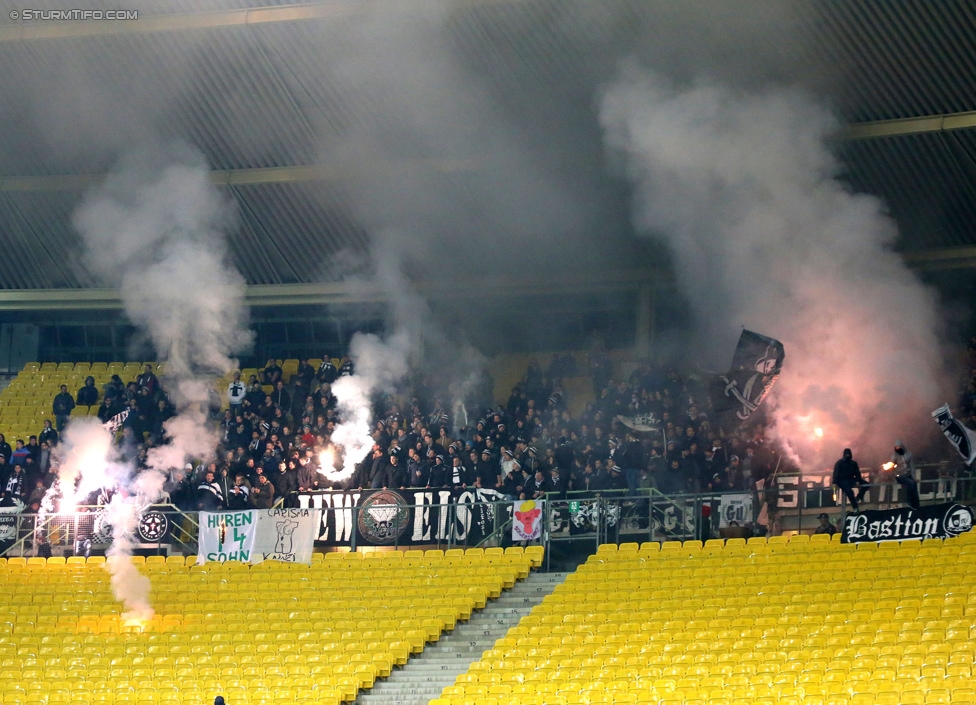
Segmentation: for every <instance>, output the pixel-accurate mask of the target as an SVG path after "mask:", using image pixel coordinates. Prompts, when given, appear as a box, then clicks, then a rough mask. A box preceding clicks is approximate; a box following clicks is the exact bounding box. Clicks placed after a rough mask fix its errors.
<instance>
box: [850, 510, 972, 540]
mask: <svg viewBox="0 0 976 705" xmlns="http://www.w3.org/2000/svg"><path fill="white" fill-rule="evenodd" d="M972 528H973V510H972V509H970V508H969V507H966V506H964V505H961V504H952V503H949V504H935V505H929V506H925V507H922V508H921V509H910V508H909V507H902V508H899V509H887V510H884V511H864V512H861V513H859V514H848V515H847V517H846V519H845V520H844V530H843V533H842V534H841V539H840V540H841V543H865V542H868V541H877V542H880V541H906V540H909V539H947V538H951V537H953V536H958V535H959V534H963V533H965V532H967V531H971V530H972Z"/></svg>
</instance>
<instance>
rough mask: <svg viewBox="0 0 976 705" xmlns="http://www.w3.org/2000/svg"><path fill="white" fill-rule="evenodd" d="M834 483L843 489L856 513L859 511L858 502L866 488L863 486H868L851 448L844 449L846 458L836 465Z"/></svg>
mask: <svg viewBox="0 0 976 705" xmlns="http://www.w3.org/2000/svg"><path fill="white" fill-rule="evenodd" d="M833 483H834V484H835V485H837V487H839V488H840V489H841V491H842V492H843V493H844V494H845V495H847V499H848V500H850V503H851V507H852V508H853V509H854V511H855V512H856V511H857V506H858V502H859V501H860V499H861V497H862V496H863V495H864V488H863V487H862V485H866V484H868V483H867V482H866V481H865V480H864V478H863V477H861V468H860V467H859V466H858V464H857V461H856V460H854V454H853V453H852V452H851V449H850V448H845V449H844V457H843V458H841V459H840V460H838V461H837V462H836V463H834V477H833ZM855 487H857V488H858V489H857V496H855V495H854V488H855Z"/></svg>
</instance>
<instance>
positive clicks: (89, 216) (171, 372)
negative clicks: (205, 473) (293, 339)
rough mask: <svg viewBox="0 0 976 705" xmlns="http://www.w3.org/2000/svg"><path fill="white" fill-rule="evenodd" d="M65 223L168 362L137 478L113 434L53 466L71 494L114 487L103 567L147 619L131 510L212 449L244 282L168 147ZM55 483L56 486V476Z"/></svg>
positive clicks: (217, 213) (193, 155) (136, 613)
mask: <svg viewBox="0 0 976 705" xmlns="http://www.w3.org/2000/svg"><path fill="white" fill-rule="evenodd" d="M73 222H74V225H75V227H76V228H77V229H78V231H79V233H80V234H81V236H82V238H83V240H84V241H85V244H86V245H87V247H88V253H87V255H88V256H87V260H88V263H89V264H90V266H91V267H92V270H93V271H94V272H95V273H96V274H99V275H101V276H102V277H103V278H104V280H105V283H106V284H107V285H110V286H116V287H118V289H119V291H120V292H121V294H122V299H123V302H124V304H125V310H126V314H127V315H128V316H129V318H130V319H131V320H132V321H133V323H135V324H136V325H137V326H138V327H140V328H141V329H142V330H143V331H144V332H145V333H146V334H148V336H149V338H150V339H151V340H152V343H153V345H154V347H155V349H156V353H157V355H158V357H159V359H160V360H161V361H162V362H164V363H165V364H166V380H167V385H166V386H167V391H168V392H169V394H170V397H171V399H172V400H173V401H174V402H175V404H176V408H177V415H176V416H175V417H174V418H172V419H170V420H169V421H168V422H166V424H165V426H164V432H165V437H166V443H165V444H164V445H162V446H159V447H156V448H153V449H151V451H150V452H149V454H148V456H147V465H148V469H146V470H143V471H142V472H140V473H139V474H138V475H135V476H134V477H133V475H132V474H131V473H132V469H131V468H126V469H125V472H114V471H113V467H116V466H113V464H112V463H111V462H110V461H111V457H112V454H111V435H110V434H108V432H107V431H105V430H99V429H97V428H91V427H88V428H87V430H85V429H82V431H81V432H82V433H84V434H85V436H84V437H83V438H80V439H79V440H78V441H77V445H76V450H77V452H78V457H77V458H74V459H72V462H70V463H68V467H67V468H65V469H64V470H63V472H64V478H65V480H66V481H67V482H73V481H78V480H79V479H80V482H78V487H77V490H74V492H75V496H83V495H81V494H80V493H82V492H84V491H85V490H86V489H87V488H88V487H89V486H91V485H92V484H95V483H104V480H105V476H108V477H109V478H110V479H112V480H114V481H115V482H114V484H117V485H118V487H119V489H120V491H119V492H118V493H117V494H116V495H115V496H114V497H113V499H112V501H111V503H110V504H109V507H108V511H107V519H108V521H109V522H110V523H111V525H112V546H111V548H110V549H109V551H108V557H109V560H108V562H107V565H108V568H109V570H110V571H111V572H112V590H113V593H114V594H115V596H116V598H117V599H119V600H121V601H122V602H123V603H124V605H125V609H126V615H129V616H130V617H131V618H132V619H135V620H145V619H148V618H149V617H151V616H152V608H151V607H150V605H149V582H148V579H146V578H145V577H144V576H142V575H141V574H139V572H138V570H136V568H135V566H134V565H133V564H132V562H131V560H130V557H131V553H132V548H133V546H134V543H135V542H134V539H133V537H134V535H135V531H136V529H137V528H138V522H139V514H140V513H141V512H142V510H143V509H144V508H145V507H146V506H147V505H149V504H152V503H153V502H156V501H158V500H159V498H160V497H161V496H162V494H163V483H164V481H165V476H166V473H167V472H169V471H170V470H173V469H175V468H181V467H183V465H184V463H186V461H187V460H188V459H190V458H203V457H207V456H209V455H211V454H212V453H213V450H214V449H215V448H216V446H217V442H218V437H217V434H216V433H215V432H214V431H212V430H210V429H209V428H208V425H207V416H206V411H205V409H206V404H207V403H208V401H209V395H208V383H209V381H210V379H211V378H212V376H213V375H217V374H222V373H224V372H226V371H227V370H228V369H232V368H235V367H236V366H237V362H236V361H235V360H233V359H232V358H231V355H233V354H234V353H237V352H239V351H241V350H243V349H245V348H247V347H248V346H249V345H250V343H251V337H252V335H251V333H250V331H248V330H247V326H246V319H247V310H246V307H245V306H244V281H243V278H242V277H241V275H240V274H239V273H238V272H237V271H236V270H235V269H234V268H233V267H232V266H230V265H228V264H227V262H226V233H227V232H228V231H229V230H230V229H231V228H232V227H233V226H234V225H235V224H236V219H235V214H234V211H233V208H232V205H231V202H230V201H229V200H228V199H227V198H226V197H224V196H223V195H222V194H221V193H220V192H219V191H218V190H217V189H216V187H214V185H213V184H212V182H211V181H210V169H209V166H208V164H207V163H206V160H205V159H204V158H203V156H202V155H201V154H200V153H199V152H197V151H195V150H193V149H191V148H189V147H187V146H185V145H169V146H168V147H166V148H165V149H161V150H152V149H149V150H146V151H145V152H142V153H139V154H136V155H130V158H128V159H126V160H123V162H122V164H121V165H120V167H119V168H118V169H117V170H116V171H114V172H113V173H112V174H110V175H109V176H108V178H107V179H106V180H105V182H104V183H103V184H101V185H100V186H98V187H97V188H95V189H93V190H92V191H91V192H90V193H88V194H87V195H86V197H85V199H84V201H83V203H82V204H81V205H80V207H79V208H78V209H77V210H76V212H75V214H74V217H73ZM75 423H78V421H73V422H72V424H71V426H74V424H75ZM69 428H70V426H69ZM59 484H60V486H61V490H62V492H64V491H65V490H66V489H67V488H66V484H65V482H60V483H59Z"/></svg>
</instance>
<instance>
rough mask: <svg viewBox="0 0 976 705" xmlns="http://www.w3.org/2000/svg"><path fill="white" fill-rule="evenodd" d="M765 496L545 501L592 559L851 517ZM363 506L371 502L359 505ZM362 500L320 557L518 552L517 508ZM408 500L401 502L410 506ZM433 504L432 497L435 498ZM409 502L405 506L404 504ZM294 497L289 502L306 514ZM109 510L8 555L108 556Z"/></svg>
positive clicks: (328, 533)
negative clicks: (610, 548)
mask: <svg viewBox="0 0 976 705" xmlns="http://www.w3.org/2000/svg"><path fill="white" fill-rule="evenodd" d="M775 480H776V481H775V482H772V483H770V486H769V487H767V488H766V489H765V490H749V491H732V492H720V493H709V494H681V495H671V496H667V495H664V494H662V493H661V492H659V491H657V490H655V489H644V490H640V491H639V492H637V493H636V494H633V493H630V492H629V491H627V490H617V491H613V490H610V491H600V492H567V493H550V494H548V495H547V496H546V498H545V503H544V512H543V519H542V521H543V524H542V537H541V539H539V542H540V543H542V544H544V545H545V546H546V548H547V554H551V553H552V551H551V550H550V549H552V548H564V549H565V550H566V551H567V552H568V553H572V554H576V555H581V554H588V553H591V552H594V551H596V547H597V546H599V545H600V544H602V543H618V544H619V543H623V542H635V541H636V542H645V541H670V540H689V539H699V540H707V539H708V538H717V537H720V536H723V537H728V536H731V535H744V534H749V533H752V534H765V533H769V534H779V533H783V532H812V531H813V530H814V529H815V527H816V525H817V515H819V514H821V513H824V512H826V513H827V514H828V515H829V517H830V518H831V520H832V521H833V523H834V524H835V526H836V527H837V528H838V529H840V527H841V526H842V525H843V520H844V517H845V515H846V514H847V513H848V510H849V507H848V505H847V500H846V498H845V497H844V496H843V495H842V494H841V493H840V492H839V491H838V490H837V489H836V488H832V487H830V486H826V485H824V480H823V478H822V477H821V478H813V479H809V478H807V479H804V478H803V476H780V477H778V478H776V479H775ZM863 488H864V494H863V498H862V500H861V508H862V509H888V508H892V507H897V506H901V505H903V504H904V503H905V489H904V487H902V486H901V485H899V484H897V483H894V482H882V483H873V484H867V485H864V486H863ZM918 490H919V494H920V499H921V501H922V504H923V505H924V504H938V503H944V502H960V503H963V504H976V478H969V477H955V476H933V477H929V478H927V479H922V480H921V481H920V482H919V483H918ZM361 499H362V501H360V500H361ZM368 499H369V496H368V495H367V496H366V497H365V498H361V497H360V496H359V495H356V494H355V493H349V492H345V493H343V492H335V493H319V494H318V495H317V496H316V499H315V501H314V502H313V501H312V500H311V498H308V499H306V500H305V501H304V504H305V505H306V506H309V507H312V508H315V509H321V510H322V515H321V526H320V528H319V532H318V534H317V540H316V546H317V547H319V548H327V547H328V548H336V547H341V548H346V549H349V550H357V549H369V548H395V549H402V548H410V547H414V546H423V547H427V548H429V547H438V548H447V549H450V548H473V547H479V546H481V547H487V546H508V545H512V544H513V543H514V540H513V538H512V522H513V502H512V501H511V500H509V499H492V500H491V501H485V500H481V501H458V500H457V498H454V499H453V501H449V502H444V501H441V502H437V503H426V502H421V501H420V500H417V503H416V504H410V503H408V502H401V503H399V504H395V503H385V502H384V503H376V502H373V503H370V502H369V501H368ZM401 499H402V498H401ZM431 499H433V497H432V498H431ZM398 501H399V500H398ZM297 503H299V502H297V500H296V499H295V498H291V499H290V500H289V501H288V502H285V504H286V505H287V504H297ZM103 510H104V508H103V507H84V508H81V511H77V512H73V513H70V514H48V515H46V516H42V515H38V514H5V515H3V516H2V520H3V521H4V522H6V525H7V527H8V531H7V532H6V533H7V535H8V536H10V537H12V538H10V539H9V540H8V541H7V542H6V543H7V545H6V549H5V550H3V551H2V553H0V555H5V556H27V555H43V554H44V553H46V552H47V551H50V552H51V554H53V555H77V554H79V553H85V552H91V553H96V554H97V553H99V552H101V551H104V550H105V549H106V548H107V547H108V545H109V544H110V542H111V532H110V529H109V528H108V527H107V525H106V522H105V519H104V513H103ZM142 519H143V520H142V522H141V525H140V529H139V536H140V538H139V539H137V540H138V547H139V549H141V550H146V551H156V552H160V553H163V552H165V553H168V554H169V553H174V552H176V553H184V554H193V553H196V551H197V545H198V543H197V538H198V532H199V524H198V522H199V517H198V514H197V513H196V512H184V511H181V510H179V509H178V508H177V507H175V506H172V505H153V506H152V507H149V508H147V510H146V511H145V512H144V514H143V518H142Z"/></svg>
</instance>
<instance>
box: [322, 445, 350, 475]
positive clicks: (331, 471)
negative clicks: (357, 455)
mask: <svg viewBox="0 0 976 705" xmlns="http://www.w3.org/2000/svg"><path fill="white" fill-rule="evenodd" d="M355 471H356V464H355V462H346V463H344V464H343V467H342V470H336V467H335V449H334V448H332V447H331V446H330V447H329V448H326V449H325V450H323V451H322V452H321V453H319V474H321V475H325V477H326V478H328V480H329V481H330V482H342V481H343V480H348V479H349V478H350V477H352V475H353V473H354V472H355Z"/></svg>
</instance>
